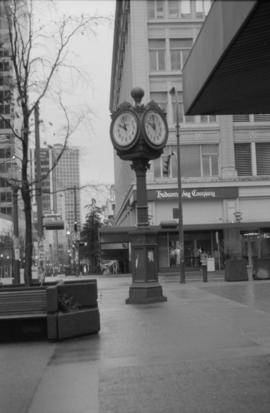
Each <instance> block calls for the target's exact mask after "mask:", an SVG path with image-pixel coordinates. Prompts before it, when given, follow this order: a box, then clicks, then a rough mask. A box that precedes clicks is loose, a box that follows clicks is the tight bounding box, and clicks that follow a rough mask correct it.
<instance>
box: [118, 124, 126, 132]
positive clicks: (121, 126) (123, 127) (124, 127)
mask: <svg viewBox="0 0 270 413" xmlns="http://www.w3.org/2000/svg"><path fill="white" fill-rule="evenodd" d="M119 126H120V128H122V129H124V130H125V131H127V126H126V124H125V123H124V125H122V124H121V123H119Z"/></svg>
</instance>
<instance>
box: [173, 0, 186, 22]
mask: <svg viewBox="0 0 270 413" xmlns="http://www.w3.org/2000/svg"><path fill="white" fill-rule="evenodd" d="M190 15H191V7H190V0H182V1H178V0H169V1H168V17H169V18H170V19H175V18H176V19H177V18H185V17H190Z"/></svg>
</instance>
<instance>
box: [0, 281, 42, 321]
mask: <svg viewBox="0 0 270 413" xmlns="http://www.w3.org/2000/svg"><path fill="white" fill-rule="evenodd" d="M46 316H47V290H46V289H45V288H42V289H41V288H26V289H24V288H13V289H2V290H1V291H0V320H3V319H12V318H42V317H46Z"/></svg>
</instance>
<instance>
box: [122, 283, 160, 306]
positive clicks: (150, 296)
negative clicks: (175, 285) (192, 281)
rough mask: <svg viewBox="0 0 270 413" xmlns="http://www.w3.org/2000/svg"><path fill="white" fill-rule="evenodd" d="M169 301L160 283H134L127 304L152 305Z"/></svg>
mask: <svg viewBox="0 0 270 413" xmlns="http://www.w3.org/2000/svg"><path fill="white" fill-rule="evenodd" d="M164 301H167V297H165V296H164V295H163V293H162V287H161V285H160V284H159V283H153V284H152V283H142V284H139V283H134V284H133V285H131V286H130V287H129V297H128V298H127V299H126V304H151V303H161V302H164Z"/></svg>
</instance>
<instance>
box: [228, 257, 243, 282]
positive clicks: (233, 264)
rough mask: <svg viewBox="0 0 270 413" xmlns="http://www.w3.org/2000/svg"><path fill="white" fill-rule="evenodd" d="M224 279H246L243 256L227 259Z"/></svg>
mask: <svg viewBox="0 0 270 413" xmlns="http://www.w3.org/2000/svg"><path fill="white" fill-rule="evenodd" d="M225 281H248V273H247V260H246V259H244V258H240V259H231V260H227V261H226V262H225Z"/></svg>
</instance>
